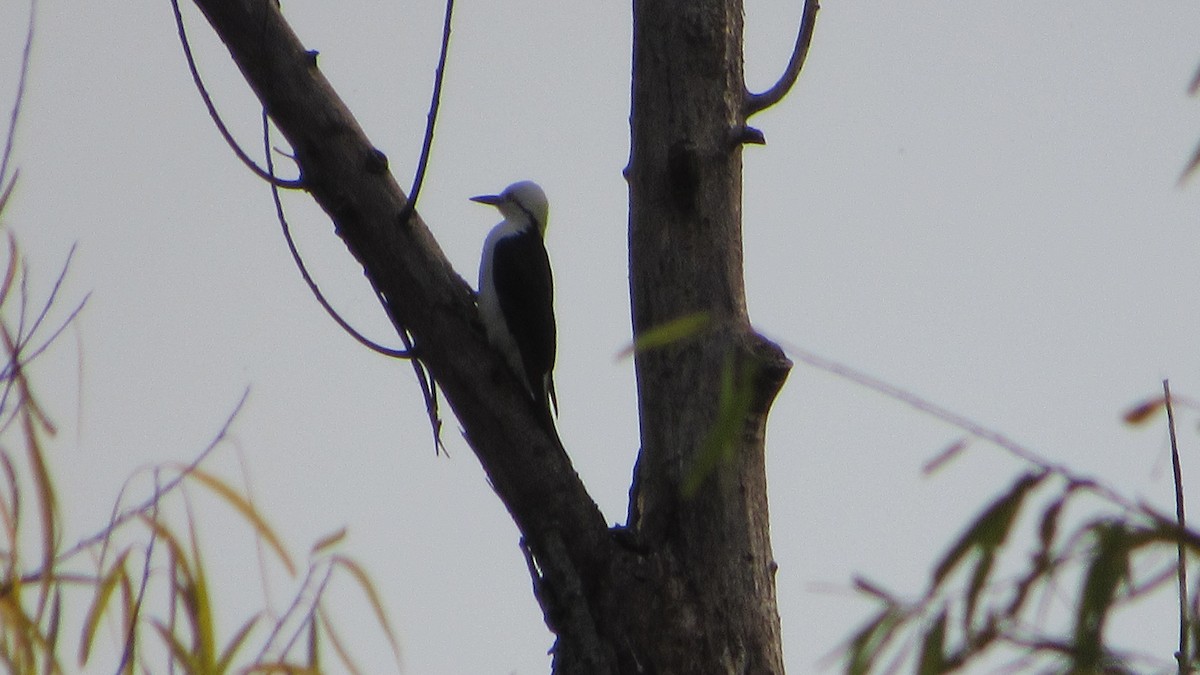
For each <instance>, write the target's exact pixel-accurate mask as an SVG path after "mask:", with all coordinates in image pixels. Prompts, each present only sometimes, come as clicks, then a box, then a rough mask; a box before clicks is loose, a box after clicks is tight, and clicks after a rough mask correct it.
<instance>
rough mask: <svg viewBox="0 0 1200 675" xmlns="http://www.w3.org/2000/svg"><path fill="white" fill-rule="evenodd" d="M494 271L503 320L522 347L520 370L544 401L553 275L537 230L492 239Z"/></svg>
mask: <svg viewBox="0 0 1200 675" xmlns="http://www.w3.org/2000/svg"><path fill="white" fill-rule="evenodd" d="M492 260H493V262H492V275H493V278H494V279H495V283H496V295H497V296H498V298H499V301H500V311H501V312H502V313H503V314H504V322H505V323H506V324H507V325H508V330H509V331H510V332H511V333H512V335H513V339H514V340H515V341H516V343H517V350H518V351H519V352H520V353H521V365H522V366H523V367H524V369H525V372H524V373H522V375H524V377H525V381H526V382H527V383H528V385H529V389H530V391H531V392H532V393H533V397H534V398H535V399H536V400H537V401H538V403H539V404H540V405H542V406H548V405H549V402H548V401H547V384H548V382H547V377H548V376H549V375H550V372H551V371H552V370H554V356H555V348H556V347H555V340H556V337H555V326H554V277H553V274H552V272H551V270H550V257H549V256H548V255H547V254H546V246H545V244H544V243H543V242H542V238H541V236H539V235H538V233H537V232H536V231H527V232H521V233H519V234H515V235H513V236H509V237H504V238H503V239H501V240H500V241H499V242H497V243H496V248H495V251H494V255H493V259H492Z"/></svg>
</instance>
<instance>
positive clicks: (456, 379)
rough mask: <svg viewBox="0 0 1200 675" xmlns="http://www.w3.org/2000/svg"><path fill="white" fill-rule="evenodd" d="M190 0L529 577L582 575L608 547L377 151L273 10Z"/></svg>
mask: <svg viewBox="0 0 1200 675" xmlns="http://www.w3.org/2000/svg"><path fill="white" fill-rule="evenodd" d="M195 1H196V5H197V6H198V7H199V8H200V9H201V11H202V12H203V13H204V15H205V17H206V18H207V19H208V21H209V23H210V24H211V25H212V27H213V29H214V30H215V31H216V33H217V34H218V36H219V37H220V39H221V40H222V42H224V43H225V45H226V47H227V48H228V49H229V52H230V54H231V56H232V57H233V60H234V62H235V63H236V64H237V65H238V68H240V69H241V72H242V74H243V75H244V77H245V78H246V81H247V82H248V83H249V84H250V86H251V88H252V89H253V90H254V92H255V94H256V95H257V96H258V98H259V99H260V100H261V102H262V104H263V106H264V108H265V109H266V110H267V113H268V114H269V115H270V116H271V118H272V120H273V121H274V122H275V126H276V128H278V129H279V131H280V132H281V133H282V134H283V135H284V136H285V137H286V138H287V140H288V142H289V143H290V144H291V146H292V148H293V150H294V151H295V158H296V162H297V163H298V165H299V166H300V170H301V175H302V177H303V182H304V186H305V188H306V189H307V190H308V191H309V192H310V193H311V194H312V196H313V198H314V199H315V200H316V201H317V203H318V204H320V206H321V207H322V208H323V209H324V210H325V212H326V213H327V214H328V215H329V217H330V218H331V220H332V221H333V223H334V227H335V230H336V232H337V234H338V235H339V236H340V237H341V238H342V240H343V241H344V242H345V244H346V246H347V248H348V249H349V251H350V253H351V254H353V255H354V257H355V258H356V259H357V260H358V261H359V262H360V263H361V264H362V265H363V267H364V269H365V272H366V274H367V275H368V277H370V279H371V281H372V283H373V284H374V285H375V287H376V288H377V289H378V290H379V291H380V292H381V293H382V294H383V295H384V296H385V298H386V299H387V309H388V311H389V313H391V314H392V318H393V319H394V320H395V321H396V323H398V324H399V325H401V326H404V327H405V328H406V329H408V331H409V332H410V333H411V335H412V338H413V341H414V345H415V349H416V350H417V354H418V355H419V358H420V359H421V361H422V362H423V363H424V364H425V365H426V366H427V367H428V368H429V371H430V373H431V374H432V376H433V378H434V379H436V380H437V381H438V382H439V383H440V384H441V386H442V390H443V392H444V394H445V398H446V400H447V401H448V402H449V404H450V406H451V407H452V408H453V409H454V412H455V414H456V415H457V416H458V419H459V420H460V422H461V423H462V426H463V429H464V433H465V436H466V438H467V440H468V442H469V443H470V444H471V447H472V449H473V450H474V452H475V454H476V456H477V457H478V458H479V461H480V463H481V464H482V465H483V468H484V470H485V471H486V472H487V475H488V478H489V479H490V481H491V484H492V486H493V488H494V489H495V491H496V493H497V494H498V495H499V496H500V498H501V500H502V501H503V502H504V504H505V506H506V507H507V509H508V510H509V513H510V514H511V515H512V517H513V519H514V520H515V521H516V523H517V526H518V527H519V528H520V530H521V532H522V534H523V535H524V537H525V539H526V541H527V542H528V545H529V547H530V549H531V550H532V551H533V554H534V556H535V558H536V559H537V560H538V562H539V565H540V567H541V569H542V570H543V571H544V572H547V573H550V574H553V573H556V571H558V570H563V569H569V570H570V572H571V574H573V575H576V576H577V577H578V578H581V579H584V580H591V579H593V578H595V576H596V575H597V574H598V570H600V569H601V568H604V567H605V565H606V564H607V561H608V559H609V557H610V556H611V555H612V549H613V543H612V539H611V538H610V537H609V535H608V530H607V526H606V524H605V521H604V518H603V516H602V515H601V513H600V511H599V509H598V508H597V507H596V505H595V503H594V502H593V501H592V499H591V497H590V496H589V495H588V493H587V491H586V490H585V488H584V486H583V483H582V482H581V481H580V480H579V477H578V475H577V474H576V473H575V470H574V468H573V467H572V465H571V462H570V460H569V458H568V457H567V455H566V452H565V451H564V450H563V448H562V446H561V445H560V444H559V443H558V442H557V440H556V438H555V436H554V434H553V433H552V432H551V431H549V430H547V429H546V428H544V427H542V426H541V425H540V422H539V418H538V416H537V414H536V411H535V410H534V407H533V405H532V403H531V402H530V400H529V399H528V397H527V396H525V394H524V391H523V390H522V389H521V385H520V384H519V383H518V382H517V380H516V378H515V376H514V375H512V374H511V373H510V372H509V370H508V369H507V368H506V367H505V366H504V365H503V363H502V362H501V360H500V359H499V357H498V356H497V354H496V353H495V352H494V350H492V349H491V348H490V347H489V346H488V344H487V342H486V338H485V337H484V334H483V330H482V328H481V326H480V323H479V319H478V313H477V310H476V308H475V306H474V301H473V297H472V293H471V290H470V288H469V287H468V286H467V284H466V282H464V281H463V280H462V278H461V277H459V275H458V274H457V273H456V272H455V271H454V269H453V268H452V267H451V265H450V263H449V262H448V261H447V260H446V258H445V256H444V255H443V253H442V251H441V249H440V248H439V247H438V245H437V242H436V241H435V240H434V238H433V235H432V234H431V233H430V231H429V229H428V228H427V227H426V225H425V223H424V222H423V221H422V220H421V218H420V217H419V215H414V217H413V218H411V219H410V220H408V221H407V222H402V221H401V220H400V219H399V217H400V215H401V214H402V213H403V210H404V206H405V203H406V201H407V200H406V197H405V195H404V194H403V193H402V192H401V190H400V188H399V187H398V185H397V184H396V181H395V179H394V178H393V177H392V175H391V174H390V173H389V172H388V168H387V159H386V157H385V156H384V155H383V153H382V152H380V151H379V150H377V149H376V148H375V147H374V146H372V145H371V143H370V141H369V140H368V139H367V137H366V135H365V134H364V133H363V131H362V129H361V128H360V127H359V126H358V123H357V121H356V120H355V119H354V117H353V115H352V114H351V113H350V111H349V110H348V109H347V108H346V107H345V105H344V104H343V102H342V101H341V99H340V98H339V97H338V96H337V94H336V93H335V92H334V90H333V88H332V86H331V85H330V84H329V82H328V81H327V80H326V79H325V77H324V75H322V73H321V72H320V71H319V70H318V69H317V67H316V63H315V59H313V58H312V56H311V53H310V52H308V51H307V50H306V49H305V48H304V47H303V45H301V43H300V41H299V39H298V38H297V37H296V35H295V34H294V33H293V32H292V31H291V29H290V28H289V27H288V25H287V24H286V23H285V21H284V20H283V17H282V16H281V15H280V12H279V7H278V5H277V4H276V3H274V2H268V1H263V0H195ZM556 581H557V580H556V579H553V578H550V579H547V582H548V583H550V584H552V585H553V584H554V583H555V582H556ZM584 583H585V584H588V583H590V582H589V581H585V582H584ZM561 646H562V645H561V644H560V647H561Z"/></svg>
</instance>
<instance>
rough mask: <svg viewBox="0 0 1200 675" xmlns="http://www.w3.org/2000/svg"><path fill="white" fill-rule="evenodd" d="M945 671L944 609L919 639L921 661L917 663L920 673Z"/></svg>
mask: <svg viewBox="0 0 1200 675" xmlns="http://www.w3.org/2000/svg"><path fill="white" fill-rule="evenodd" d="M944 672H946V610H944V609H943V610H942V611H941V613H939V614H938V615H937V618H935V619H934V620H933V625H932V626H930V627H929V629H928V630H927V631H925V638H924V639H923V640H921V661H920V663H918V664H917V673H919V674H920V675H937V674H938V673H944Z"/></svg>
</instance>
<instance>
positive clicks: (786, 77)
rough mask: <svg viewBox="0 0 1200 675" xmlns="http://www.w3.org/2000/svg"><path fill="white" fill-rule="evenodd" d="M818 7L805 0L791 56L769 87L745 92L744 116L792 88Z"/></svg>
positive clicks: (769, 103) (768, 103)
mask: <svg viewBox="0 0 1200 675" xmlns="http://www.w3.org/2000/svg"><path fill="white" fill-rule="evenodd" d="M818 9H820V4H819V3H818V2H817V0H805V3H804V13H803V14H802V15H801V17H800V31H799V32H798V33H797V34H796V46H795V47H793V48H792V56H791V58H789V59H788V64H787V67H786V68H784V70H783V75H782V76H781V77H780V78H779V81H778V82H776V83H775V84H774V85H773V86H772V87H771V88H770V89H768V90H766V91H764V92H762V93H761V94H750V93H747V94H746V102H745V111H746V117H750V116H751V115H753V114H754V113H757V112H762V111H763V110H766V109H767V108H770V107H771V106H773V105H775V104H776V103H779V102H780V101H782V100H783V97H784V96H787V94H788V92H789V91H791V90H792V86H793V85H795V84H796V79H797V78H799V77H800V69H801V68H803V67H804V60H805V58H807V57H808V48H809V46H810V45H812V38H813V27H814V26H815V25H816V22H817V10H818Z"/></svg>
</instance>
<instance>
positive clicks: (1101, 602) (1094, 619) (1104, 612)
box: [1072, 522, 1131, 672]
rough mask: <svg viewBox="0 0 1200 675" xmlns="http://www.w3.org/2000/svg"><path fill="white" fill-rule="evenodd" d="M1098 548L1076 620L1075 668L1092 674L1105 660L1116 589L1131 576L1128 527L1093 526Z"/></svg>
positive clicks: (1091, 562)
mask: <svg viewBox="0 0 1200 675" xmlns="http://www.w3.org/2000/svg"><path fill="white" fill-rule="evenodd" d="M1090 529H1092V531H1093V533H1094V536H1095V537H1096V545H1095V548H1094V549H1093V551H1092V557H1091V560H1090V561H1089V564H1088V570H1087V574H1086V575H1085V576H1084V580H1083V589H1082V591H1081V593H1080V596H1079V611H1078V613H1077V615H1076V619H1075V648H1074V650H1072V655H1073V657H1074V659H1075V666H1076V667H1077V668H1081V669H1083V670H1084V671H1085V672H1090V671H1092V670H1093V669H1096V668H1098V667H1099V666H1100V663H1101V660H1102V658H1103V656H1104V640H1103V634H1104V624H1105V621H1106V619H1107V618H1108V613H1109V610H1111V609H1112V608H1113V605H1114V604H1115V603H1116V596H1117V589H1118V588H1119V587H1120V585H1121V581H1122V580H1123V579H1125V578H1127V577H1128V575H1129V553H1130V551H1131V548H1130V543H1131V542H1130V538H1129V536H1128V531H1127V530H1126V529H1125V525H1124V524H1123V523H1119V522H1100V523H1097V524H1095V525H1093V526H1092V527H1091V528H1090Z"/></svg>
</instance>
